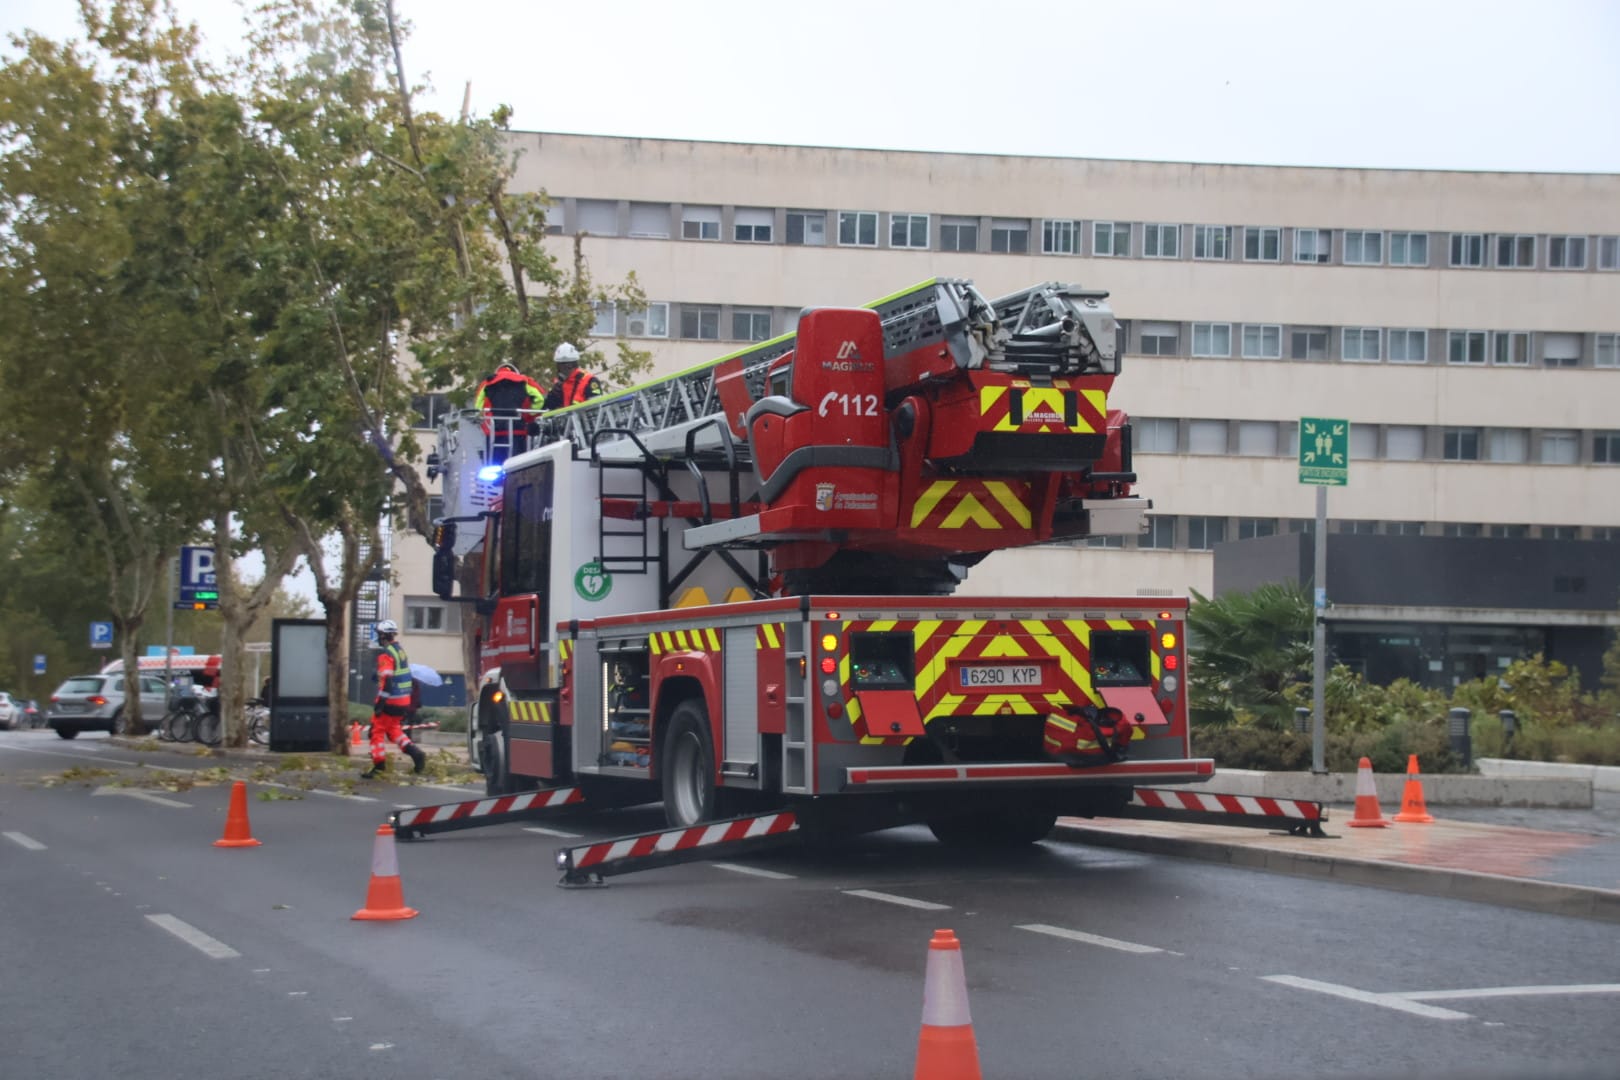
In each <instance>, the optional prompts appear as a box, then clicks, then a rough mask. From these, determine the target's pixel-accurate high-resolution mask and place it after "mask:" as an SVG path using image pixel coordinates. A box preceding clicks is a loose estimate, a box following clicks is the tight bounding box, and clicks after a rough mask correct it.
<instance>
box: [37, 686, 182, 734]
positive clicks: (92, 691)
mask: <svg viewBox="0 0 1620 1080" xmlns="http://www.w3.org/2000/svg"><path fill="white" fill-rule="evenodd" d="M140 683H141V719H142V720H143V721H145V722H146V724H147V725H148V726H151V725H155V724H156V723H157V722H158V721H159V720H162V719H163V713H164V710H165V709H167V708H168V703H169V696H168V694H166V693H164V691H163V680H162V679H160V678H156V677H154V676H151V675H142V676H140ZM45 721H46V723H48V724H50V726H51V727H52V728H54V729H55V730H56V733H57V735H59V736H61V737H62V738H64V739H71V738H74V737H75V736H77V735H78V734H79V732H81V731H109V732H112V733H114V734H118V735H122V734H124V733H126V732H127V731H128V730H129V725H128V723H127V718H126V716H125V712H124V677H123V676H122V675H75V676H73V678H71V679H69V680H68V681H67V682H65V683H63V684H62V685H61V686H59V687H57V688H56V693H54V694H52V695H51V707H50V708H49V709H48V710H47V711H46V715H45Z"/></svg>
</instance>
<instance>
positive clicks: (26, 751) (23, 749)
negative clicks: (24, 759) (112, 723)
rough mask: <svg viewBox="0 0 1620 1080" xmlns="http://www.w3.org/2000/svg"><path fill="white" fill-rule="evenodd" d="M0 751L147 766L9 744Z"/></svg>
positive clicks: (95, 756) (119, 759)
mask: <svg viewBox="0 0 1620 1080" xmlns="http://www.w3.org/2000/svg"><path fill="white" fill-rule="evenodd" d="M0 750H15V751H17V752H18V753H22V754H45V755H47V756H49V757H65V758H76V759H77V760H79V761H110V762H112V763H113V764H114V765H145V764H146V762H144V761H125V760H124V759H123V758H112V757H104V756H102V755H101V754H98V753H93V752H92V753H88V754H87V753H83V752H80V753H77V754H75V753H71V752H69V751H67V750H36V749H34V748H33V747H32V746H13V745H11V744H9V743H8V744H6V745H5V746H0ZM186 771H188V772H190V771H194V770H186Z"/></svg>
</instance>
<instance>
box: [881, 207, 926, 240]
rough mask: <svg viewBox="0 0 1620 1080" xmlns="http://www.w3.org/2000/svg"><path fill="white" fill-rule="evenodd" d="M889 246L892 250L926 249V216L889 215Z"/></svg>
mask: <svg viewBox="0 0 1620 1080" xmlns="http://www.w3.org/2000/svg"><path fill="white" fill-rule="evenodd" d="M889 246H890V247H892V248H927V247H928V215H927V214H890V215H889Z"/></svg>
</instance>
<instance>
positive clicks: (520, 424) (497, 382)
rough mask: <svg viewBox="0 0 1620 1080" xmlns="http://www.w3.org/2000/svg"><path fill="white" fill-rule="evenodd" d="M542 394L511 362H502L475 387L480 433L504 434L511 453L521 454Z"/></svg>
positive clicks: (537, 417)
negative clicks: (479, 417)
mask: <svg viewBox="0 0 1620 1080" xmlns="http://www.w3.org/2000/svg"><path fill="white" fill-rule="evenodd" d="M544 403H545V395H544V394H543V393H541V391H540V384H539V383H537V382H535V381H534V380H533V379H531V378H529V377H528V376H527V375H525V374H523V373H522V372H521V371H519V370H518V369H517V365H515V364H511V363H505V364H502V365H501V366H500V367H498V368H496V369H495V371H494V373H493V374H492V375H490V376H489V378H487V379H485V380H484V381H483V382H482V383H480V384H479V386H478V394H477V396H476V397H474V398H473V408H475V409H478V410H480V411H481V412H482V413H483V414H484V419H483V427H484V434H485V435H490V434H496V435H498V436H505V437H506V438H505V439H504V440H499V441H506V442H510V443H511V446H512V453H514V454H521V453H522V452H523V451H524V450H526V449H527V448H528V445H529V429H530V428H531V427H532V426H533V425H534V422H535V421H536V420H538V419H539V417H540V409H541V407H542V405H544Z"/></svg>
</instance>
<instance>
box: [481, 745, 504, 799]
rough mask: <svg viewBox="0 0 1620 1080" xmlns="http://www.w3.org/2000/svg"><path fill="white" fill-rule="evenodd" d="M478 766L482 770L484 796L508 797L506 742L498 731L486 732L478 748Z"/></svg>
mask: <svg viewBox="0 0 1620 1080" xmlns="http://www.w3.org/2000/svg"><path fill="white" fill-rule="evenodd" d="M478 764H479V766H480V767H481V768H482V769H483V770H484V794H485V795H510V794H511V792H510V791H508V790H507V785H508V784H510V783H511V777H509V776H508V775H507V773H506V742H505V740H503V739H502V738H501V733H500V732H498V731H492V732H487V733H485V735H484V738H483V740H482V742H481V743H480V745H479V747H478Z"/></svg>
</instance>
